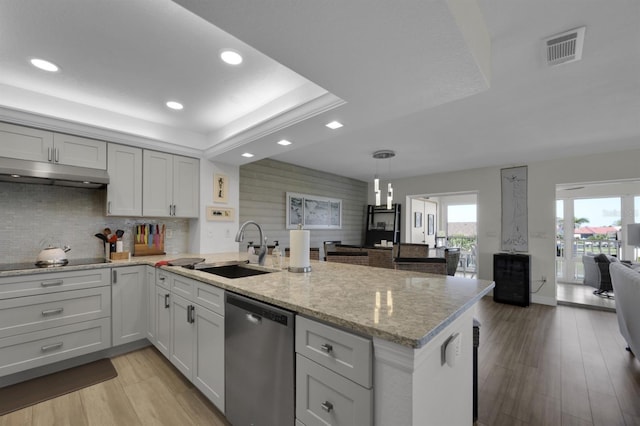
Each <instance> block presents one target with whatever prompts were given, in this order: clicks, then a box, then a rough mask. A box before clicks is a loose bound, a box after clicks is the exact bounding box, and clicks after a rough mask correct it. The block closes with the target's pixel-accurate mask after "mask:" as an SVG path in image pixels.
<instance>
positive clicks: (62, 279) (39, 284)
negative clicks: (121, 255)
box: [0, 268, 111, 299]
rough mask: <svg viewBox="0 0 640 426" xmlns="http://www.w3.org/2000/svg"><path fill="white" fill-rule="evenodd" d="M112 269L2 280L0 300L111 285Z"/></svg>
mask: <svg viewBox="0 0 640 426" xmlns="http://www.w3.org/2000/svg"><path fill="white" fill-rule="evenodd" d="M110 272H111V268H104V269H92V270H86V271H70V272H53V273H48V274H34V275H23V276H15V277H4V278H0V299H7V298H10V297H22V296H35V295H39V294H48V293H55V292H57V291H66V290H78V289H82V288H92V287H100V286H105V285H110V284H111V277H110V276H109V273H110Z"/></svg>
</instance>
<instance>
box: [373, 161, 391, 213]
mask: <svg viewBox="0 0 640 426" xmlns="http://www.w3.org/2000/svg"><path fill="white" fill-rule="evenodd" d="M395 156H396V153H395V152H393V151H391V150H389V149H382V150H380V151H376V152H374V153H373V158H374V159H376V160H388V159H389V158H393V157H395ZM373 190H374V192H375V194H376V206H380V204H381V191H380V178H378V163H377V162H376V174H375V176H374V178H373ZM392 204H393V187H392V186H391V182H389V183H388V184H387V209H389V210H391V207H392Z"/></svg>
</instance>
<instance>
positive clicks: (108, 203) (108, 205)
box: [107, 201, 111, 214]
mask: <svg viewBox="0 0 640 426" xmlns="http://www.w3.org/2000/svg"><path fill="white" fill-rule="evenodd" d="M107 213H108V214H111V201H107Z"/></svg>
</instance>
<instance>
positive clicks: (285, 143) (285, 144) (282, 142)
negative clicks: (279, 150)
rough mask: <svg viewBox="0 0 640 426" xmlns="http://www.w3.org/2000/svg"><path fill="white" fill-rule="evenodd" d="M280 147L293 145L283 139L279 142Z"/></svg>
mask: <svg viewBox="0 0 640 426" xmlns="http://www.w3.org/2000/svg"><path fill="white" fill-rule="evenodd" d="M278 145H282V146H287V145H291V142H289V141H288V140H286V139H282V140H281V141H278Z"/></svg>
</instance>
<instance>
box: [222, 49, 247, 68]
mask: <svg viewBox="0 0 640 426" xmlns="http://www.w3.org/2000/svg"><path fill="white" fill-rule="evenodd" d="M220 59H222V60H223V61H224V62H226V63H227V64H229V65H240V64H241V63H242V55H240V53H238V52H236V51H235V50H231V49H225V50H223V51H222V52H220Z"/></svg>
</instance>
